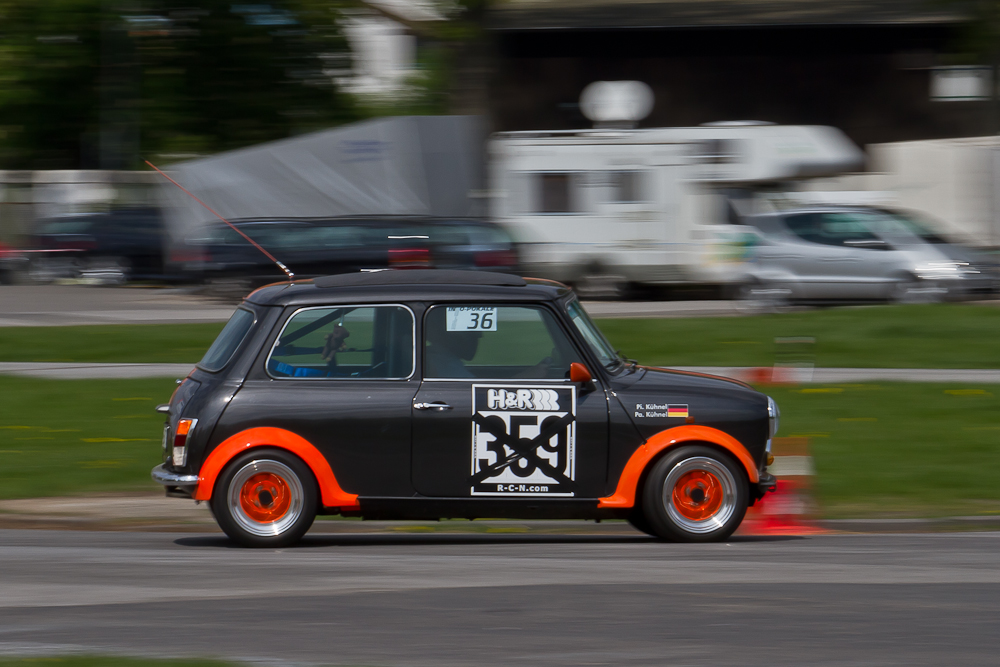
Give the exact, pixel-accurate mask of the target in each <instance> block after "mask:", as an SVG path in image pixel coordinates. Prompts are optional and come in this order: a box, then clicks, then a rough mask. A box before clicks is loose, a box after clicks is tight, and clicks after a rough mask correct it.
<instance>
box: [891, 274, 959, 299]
mask: <svg viewBox="0 0 1000 667" xmlns="http://www.w3.org/2000/svg"><path fill="white" fill-rule="evenodd" d="M947 293H948V291H947V290H946V289H942V288H940V287H938V286H937V285H934V284H933V283H928V282H927V281H924V280H920V279H919V278H917V277H916V276H905V277H902V278H900V279H899V280H897V281H896V282H895V283H893V285H892V292H891V294H890V296H889V300H890V301H892V302H893V303H897V304H914V303H939V302H941V301H944V300H945V297H946V296H947Z"/></svg>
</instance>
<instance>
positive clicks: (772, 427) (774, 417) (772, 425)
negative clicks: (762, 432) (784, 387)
mask: <svg viewBox="0 0 1000 667" xmlns="http://www.w3.org/2000/svg"><path fill="white" fill-rule="evenodd" d="M780 421H781V410H779V409H778V404H777V403H775V402H774V399H773V398H771V397H770V396H768V397H767V439H768V440H770V439H771V438H773V437H774V434H775V433H777V432H778V423H779V422H780Z"/></svg>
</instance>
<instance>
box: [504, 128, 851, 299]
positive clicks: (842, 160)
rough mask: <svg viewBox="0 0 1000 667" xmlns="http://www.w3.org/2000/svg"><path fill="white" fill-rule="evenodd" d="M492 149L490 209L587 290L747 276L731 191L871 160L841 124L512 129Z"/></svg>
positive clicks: (535, 266) (535, 253)
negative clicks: (731, 209) (731, 206)
mask: <svg viewBox="0 0 1000 667" xmlns="http://www.w3.org/2000/svg"><path fill="white" fill-rule="evenodd" d="M489 155H490V160H489V164H490V194H491V200H490V217H491V218H492V219H493V220H495V221H497V222H500V223H502V224H504V225H505V226H506V227H507V228H508V229H510V230H511V232H512V233H513V234H514V237H515V239H516V240H517V241H518V242H519V243H520V252H521V259H522V262H523V264H524V269H525V271H526V272H527V273H529V274H531V275H539V276H544V277H549V278H553V279H556V280H562V281H565V282H570V283H573V284H575V285H577V287H578V288H582V289H584V290H585V291H586V290H588V289H592V288H594V287H595V286H596V288H597V289H598V290H600V289H608V288H609V287H608V286H609V285H610V286H611V289H612V290H614V291H619V290H620V289H621V288H622V287H624V286H625V285H627V284H630V283H631V284H644V285H669V284H678V283H698V284H725V283H731V282H735V281H738V280H739V279H740V277H741V275H742V271H741V270H740V259H741V256H742V255H741V243H742V239H743V238H744V234H743V231H742V228H741V227H739V226H736V225H733V224H730V223H731V222H733V220H732V219H731V217H730V215H729V204H727V201H733V202H735V203H736V204H735V205H736V206H738V205H739V201H740V200H741V199H752V198H753V195H754V193H755V192H761V191H768V190H772V191H773V190H775V189H779V188H780V189H787V188H786V186H787V183H788V181H794V180H798V179H807V178H814V177H819V176H830V175H835V174H840V173H844V172H845V171H851V170H856V169H858V168H859V167H860V166H861V164H862V162H863V154H862V153H861V151H860V150H859V149H858V148H857V147H856V146H855V145H854V144H853V143H852V142H851V141H850V140H849V139H848V138H847V137H846V136H845V135H844V134H843V133H841V132H840V131H839V130H837V129H834V128H831V127H821V126H782V125H770V124H764V123H719V124H713V125H706V126H701V127H689V128H663V129H642V130H608V129H594V130H579V131H564V132H505V133H499V134H495V135H493V137H492V138H491V141H490V145H489Z"/></svg>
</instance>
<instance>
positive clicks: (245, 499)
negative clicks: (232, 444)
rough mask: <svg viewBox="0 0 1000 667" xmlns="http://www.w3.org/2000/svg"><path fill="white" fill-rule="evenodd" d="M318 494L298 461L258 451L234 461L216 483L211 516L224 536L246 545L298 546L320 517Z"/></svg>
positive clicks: (309, 473)
mask: <svg viewBox="0 0 1000 667" xmlns="http://www.w3.org/2000/svg"><path fill="white" fill-rule="evenodd" d="M318 497H319V493H318V490H317V487H316V479H315V478H314V477H313V474H312V471H311V470H310V469H309V467H308V466H307V465H306V464H305V463H303V461H302V460H301V459H299V458H298V457H296V456H294V455H292V454H289V453H288V452H284V451H282V450H278V449H259V450H254V451H250V452H247V453H246V454H244V455H242V456H240V457H238V458H236V459H234V460H233V461H232V462H231V463H230V464H229V465H228V466H226V469H225V470H224V471H223V473H222V475H221V476H220V477H219V480H218V482H217V483H216V485H215V491H214V493H213V494H212V500H211V503H210V504H211V507H212V514H214V515H215V520H216V521H217V522H218V524H219V527H220V528H222V530H223V532H224V533H226V535H228V536H229V538H230V539H231V540H233V541H234V542H236V543H238V544H240V545H242V546H245V547H265V548H280V547H287V546H290V545H292V544H295V543H296V542H298V541H299V540H300V539H302V536H303V535H305V534H306V531H308V530H309V528H310V526H312V523H313V520H314V519H315V518H316V509H317V506H318Z"/></svg>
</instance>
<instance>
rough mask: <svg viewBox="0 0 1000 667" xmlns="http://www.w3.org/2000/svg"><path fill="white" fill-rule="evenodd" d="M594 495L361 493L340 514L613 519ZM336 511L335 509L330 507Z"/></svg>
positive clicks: (395, 517) (612, 513)
mask: <svg viewBox="0 0 1000 667" xmlns="http://www.w3.org/2000/svg"><path fill="white" fill-rule="evenodd" d="M597 502H598V501H597V498H568V499H560V500H542V499H536V498H531V499H521V498H519V499H506V498H505V499H499V498H382V497H373V496H361V497H359V498H358V503H359V505H360V507H359V508H358V509H356V510H355V509H352V510H343V511H341V512H340V513H341V514H343V515H344V516H360V517H361V518H363V519H391V520H404V519H423V520H434V519H616V518H623V517H624V515H623V514H622V513H621V512H620V511H616V510H612V509H602V508H599V507H598V506H597ZM334 511H336V510H334Z"/></svg>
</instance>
